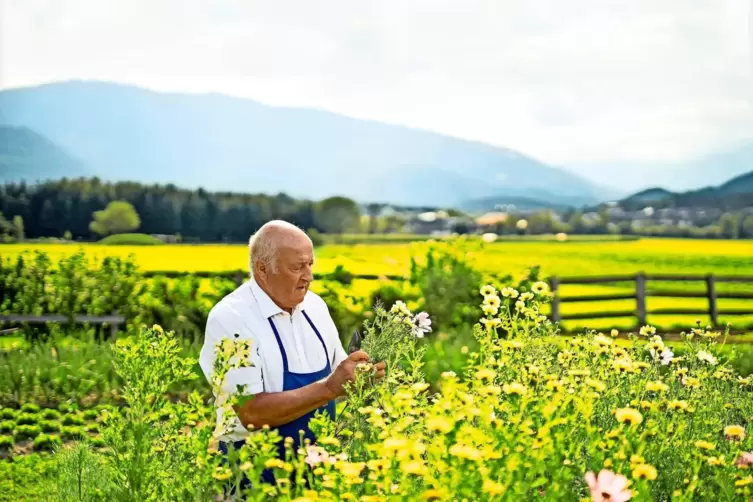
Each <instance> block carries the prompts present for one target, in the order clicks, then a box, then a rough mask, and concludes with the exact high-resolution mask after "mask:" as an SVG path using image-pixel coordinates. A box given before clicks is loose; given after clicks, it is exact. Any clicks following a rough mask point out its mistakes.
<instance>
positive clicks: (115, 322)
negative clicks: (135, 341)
mask: <svg viewBox="0 0 753 502" xmlns="http://www.w3.org/2000/svg"><path fill="white" fill-rule="evenodd" d="M0 322H10V323H16V324H21V323H27V324H47V323H48V322H56V323H61V324H68V323H74V324H107V325H109V326H110V333H111V334H112V336H115V335H116V334H117V332H118V328H119V327H120V326H122V325H123V324H125V322H126V319H125V317H123V316H121V315H117V314H112V315H104V316H91V315H75V316H73V317H72V318H70V317H68V316H64V315H57V314H47V315H20V314H10V315H0ZM15 330H16V329H15V328H11V329H5V330H3V331H2V332H0V334H5V333H12V332H14V331H15Z"/></svg>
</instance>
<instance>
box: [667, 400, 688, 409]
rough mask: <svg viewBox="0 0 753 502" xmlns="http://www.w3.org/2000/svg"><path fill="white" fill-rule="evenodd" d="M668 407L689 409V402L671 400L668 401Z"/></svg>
mask: <svg viewBox="0 0 753 502" xmlns="http://www.w3.org/2000/svg"><path fill="white" fill-rule="evenodd" d="M667 409H668V410H681V411H687V409H688V403H687V402H685V401H670V402H669V403H667Z"/></svg>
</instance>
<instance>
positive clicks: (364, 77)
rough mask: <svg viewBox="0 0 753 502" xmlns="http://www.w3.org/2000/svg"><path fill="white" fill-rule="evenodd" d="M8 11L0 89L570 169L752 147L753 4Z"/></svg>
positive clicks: (135, 3) (639, 1) (398, 3)
mask: <svg viewBox="0 0 753 502" xmlns="http://www.w3.org/2000/svg"><path fill="white" fill-rule="evenodd" d="M0 1H1V2H3V3H2V6H3V7H2V8H3V12H2V26H1V28H2V52H1V53H0V56H1V57H2V60H1V61H0V64H1V66H0V71H1V73H0V78H1V79H2V80H1V82H0V83H2V85H3V86H5V87H12V86H19V85H28V84H32V83H39V82H46V81H51V80H61V79H69V78H92V79H105V80H117V81H122V82H130V83H135V84H139V85H143V86H147V87H152V88H156V89H162V90H184V91H190V92H193V91H209V90H211V91H218V92H225V93H230V94H234V95H241V96H245V97H250V98H254V99H258V100H260V101H264V102H268V103H273V104H284V105H302V106H314V107H318V108H325V109H329V110H333V111H337V112H341V113H346V114H349V115H353V116H358V117H364V118H373V119H377V120H384V121H388V122H393V123H400V124H406V125H410V126H415V127H421V128H426V129H430V130H434V131H439V132H443V133H447V134H452V135H455V136H461V137H466V138H471V139H479V140H482V141H486V142H490V143H493V144H497V145H502V146H507V147H510V148H514V149H517V150H520V151H522V152H525V153H527V154H529V155H532V156H534V157H537V158H540V159H542V160H544V161H547V162H551V163H554V164H559V165H574V166H578V165H584V166H587V165H590V164H609V163H611V162H615V163H617V162H623V163H625V162H627V163H629V162H648V161H651V162H670V161H677V160H682V159H686V158H690V157H693V156H695V155H698V154H701V153H705V152H707V151H709V150H713V149H717V148H723V147H725V146H726V145H729V144H734V143H735V142H737V141H739V140H741V139H753V56H752V55H751V52H752V50H751V45H752V44H753V41H752V40H751V34H750V24H751V16H753V14H751V4H750V2H749V1H746V0H703V1H702V0H663V1H661V2H656V1H655V0H610V1H604V0H567V1H562V0H548V1H543V0H519V1H512V0H509V1H508V0H457V1H453V2H450V1H437V0H379V1H377V0H375V1H369V2H365V1H356V0H335V1H329V0H325V1H316V2H311V1H309V0H298V1H292V0H275V1H274V2H269V1H261V0H259V1H249V0H222V1H220V0H215V1H212V0H205V1H200V0H190V1H187V0H164V1H163V0H129V1H125V0H122V1H105V0H89V1H87V0H0ZM584 169H586V168H584ZM616 169H617V168H616Z"/></svg>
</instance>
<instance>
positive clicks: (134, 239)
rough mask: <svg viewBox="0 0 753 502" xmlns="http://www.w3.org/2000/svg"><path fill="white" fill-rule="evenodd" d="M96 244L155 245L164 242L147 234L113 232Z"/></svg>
mask: <svg viewBox="0 0 753 502" xmlns="http://www.w3.org/2000/svg"><path fill="white" fill-rule="evenodd" d="M98 244H103V245H106V246H157V245H161V244H164V242H162V241H161V240H159V239H158V238H156V237H152V236H151V235H147V234H114V235H108V236H107V237H105V238H104V239H101V240H100V241H99V242H98Z"/></svg>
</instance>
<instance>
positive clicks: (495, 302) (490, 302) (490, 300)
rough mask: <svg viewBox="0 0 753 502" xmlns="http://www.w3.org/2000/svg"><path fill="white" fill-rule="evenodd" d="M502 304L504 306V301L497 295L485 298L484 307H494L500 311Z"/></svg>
mask: <svg viewBox="0 0 753 502" xmlns="http://www.w3.org/2000/svg"><path fill="white" fill-rule="evenodd" d="M501 304H502V301H501V300H500V299H499V296H497V295H491V296H487V297H485V298H484V305H486V306H488V307H493V308H494V309H495V310H496V309H498V308H499V306H500V305H501Z"/></svg>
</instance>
